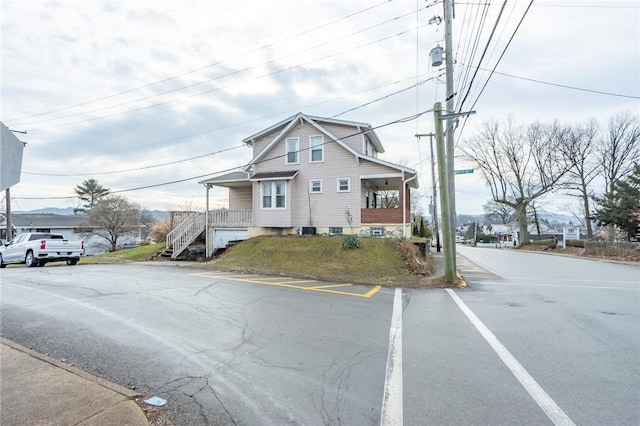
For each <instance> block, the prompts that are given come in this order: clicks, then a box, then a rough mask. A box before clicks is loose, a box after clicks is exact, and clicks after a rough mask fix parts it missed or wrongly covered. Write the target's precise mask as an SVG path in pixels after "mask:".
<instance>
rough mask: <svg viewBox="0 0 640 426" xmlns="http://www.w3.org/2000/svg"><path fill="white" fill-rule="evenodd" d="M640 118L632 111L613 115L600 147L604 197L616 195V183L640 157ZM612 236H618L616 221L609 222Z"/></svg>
mask: <svg viewBox="0 0 640 426" xmlns="http://www.w3.org/2000/svg"><path fill="white" fill-rule="evenodd" d="M639 139H640V119H639V118H638V115H634V114H632V113H631V112H629V111H625V112H621V113H618V114H616V115H614V116H613V117H611V118H610V119H609V122H608V125H607V131H606V134H605V135H604V136H603V138H602V139H601V140H600V143H599V146H598V147H597V152H598V157H599V158H600V160H601V165H602V177H603V178H604V183H605V192H604V194H603V195H604V197H605V198H606V197H608V198H611V197H613V192H614V185H615V183H616V181H618V180H619V179H622V178H624V177H625V176H628V175H629V174H630V173H631V171H632V170H633V166H634V164H635V163H638V162H639V161H640V142H639ZM608 228H609V240H611V241H613V240H614V238H615V231H614V229H613V225H609V226H608Z"/></svg>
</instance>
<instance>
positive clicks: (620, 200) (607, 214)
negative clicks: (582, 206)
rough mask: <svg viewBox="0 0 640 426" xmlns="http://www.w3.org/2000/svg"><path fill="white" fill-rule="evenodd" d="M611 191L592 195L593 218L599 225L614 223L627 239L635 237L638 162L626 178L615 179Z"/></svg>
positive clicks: (639, 204)
mask: <svg viewBox="0 0 640 426" xmlns="http://www.w3.org/2000/svg"><path fill="white" fill-rule="evenodd" d="M612 189H613V190H612V191H611V192H609V193H607V194H604V195H603V196H601V197H594V200H595V202H596V204H597V207H596V212H595V214H594V216H593V217H594V219H595V220H596V221H597V222H598V223H599V224H600V225H615V226H618V227H620V228H621V229H623V230H624V232H625V233H626V234H627V240H628V241H634V240H636V239H637V235H638V226H640V164H636V165H635V166H634V169H633V173H632V174H631V175H630V176H629V177H628V178H627V179H626V180H621V179H619V180H616V181H615V182H614V184H613V187H612Z"/></svg>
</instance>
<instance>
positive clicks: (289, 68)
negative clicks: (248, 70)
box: [30, 24, 428, 131]
mask: <svg viewBox="0 0 640 426" xmlns="http://www.w3.org/2000/svg"><path fill="white" fill-rule="evenodd" d="M427 25H428V24H424V25H422V26H421V27H425V26H427ZM414 30H416V28H412V29H408V30H405V31H401V32H399V33H397V34H393V35H390V36H386V37H383V38H381V39H378V40H375V41H371V42H367V43H364V44H361V45H359V46H356V47H354V48H351V49H348V50H343V51H340V52H337V53H332V54H330V55H327V56H324V57H321V58H317V59H313V60H310V61H308V62H304V63H302V64H297V65H292V66H289V67H286V68H282V69H279V70H276V71H272V72H269V73H266V74H262V75H260V76H258V77H255V78H252V79H249V80H243V81H240V82H235V83H233V84H229V85H227V86H222V87H216V88H213V89H209V90H206V91H203V92H198V93H194V94H190V95H186V96H183V97H181V98H175V99H172V100H169V101H165V102H159V103H156V104H152V105H146V106H143V107H139V108H134V109H130V110H127V111H123V112H117V113H113V114H107V115H103V116H99V117H93V118H88V119H84V120H79V121H73V122H69V123H63V124H57V125H53V126H46V127H40V128H35V129H30V130H31V131H38V130H46V129H53V128H58V127H67V126H71V125H74V124H80V123H87V122H91V121H96V120H102V119H104V118H109V117H114V116H117V115H122V114H125V113H130V112H136V111H142V110H145V109H149V108H155V107H157V106H161V105H166V104H170V103H173V102H177V101H180V100H183V99H187V98H193V97H196V96H202V95H205V94H209V93H213V92H217V91H219V90H222V89H226V88H229V87H235V86H238V85H241V84H245V83H247V82H250V81H257V80H259V79H262V78H265V77H271V76H273V75H277V74H280V73H283V72H286V71H290V70H293V69H296V68H300V67H303V66H305V65H309V64H312V63H315V62H320V61H323V60H325V59H329V58H332V57H336V56H340V55H342V54H344V53H349V52H353V51H355V50H358V49H362V48H364V47H367V46H371V45H374V44H376V43H380V42H382V41H386V40H390V39H392V38H395V37H399V36H402V35H405V34H408V33H410V32H413V31H414Z"/></svg>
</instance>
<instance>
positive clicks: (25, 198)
mask: <svg viewBox="0 0 640 426" xmlns="http://www.w3.org/2000/svg"><path fill="white" fill-rule="evenodd" d="M429 112H433V109H429V110H425V111H422V112H419V113H417V114H413V115H410V116H408V117H403V118H399V119H397V120H394V121H391V122H387V123H384V124H381V125H378V126H374V127H370V128H368V129H366V130H360V131H357V132H355V133H351V134H349V135H346V136H341V137H340V139H347V138H350V137H353V136H358V135H362V134H364V133H367V132H370V131H372V130H377V129H381V128H383V127H388V126H391V125H394V124H400V123H407V122H410V121H413V120H416V119H417V118H419V117H421V116H422V115H424V114H427V113H429ZM327 143H328V142H325V143H324V144H327ZM309 149H311V147H309V148H303V149H300V150H299V151H298V152H304V151H308V150H309ZM287 155H288V153H285V154H279V155H276V156H273V157H269V158H265V159H263V160H259V161H256V162H255V163H251V164H261V163H264V162H267V161H273V160H277V159H279V158H284V157H286V156H287ZM238 168H239V167H232V168H228V169H224V170H218V171H215V172H210V173H205V174H201V175H197V176H191V177H187V178H182V179H175V180H172V181H167V182H162V183H156V184H151V185H144V186H139V187H135V188H128V189H121V190H114V191H111V192H110V193H111V194H122V193H126V192H133V191H140V190H143V189H151V188H157V187H161V186H168V185H174V184H176V183H182V182H187V181H190V180H194V179H202V178H205V177H209V176H214V175H220V174H222V173H229V172H232V171H235V170H238ZM70 198H77V196H71V197H20V198H17V199H20V200H60V199H70Z"/></svg>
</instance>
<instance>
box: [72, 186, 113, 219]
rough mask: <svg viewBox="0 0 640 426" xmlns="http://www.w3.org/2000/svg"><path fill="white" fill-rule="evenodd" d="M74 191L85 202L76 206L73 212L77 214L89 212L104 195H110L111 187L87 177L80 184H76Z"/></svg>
mask: <svg viewBox="0 0 640 426" xmlns="http://www.w3.org/2000/svg"><path fill="white" fill-rule="evenodd" d="M74 191H75V192H76V194H78V198H79V199H80V201H82V202H83V203H84V204H82V206H80V207H75V208H74V209H73V212H74V213H75V214H78V213H81V214H89V212H90V211H91V209H92V208H93V207H94V206H95V205H96V203H97V202H98V201H99V200H100V199H101V198H102V197H105V196H107V195H109V191H110V189H109V188H105V187H104V186H102V185H100V184H99V183H98V181H97V180H96V179H86V180H84V181H83V182H82V183H81V184H80V185H76V187H75V188H74Z"/></svg>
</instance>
